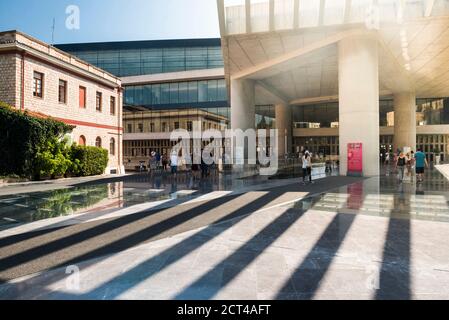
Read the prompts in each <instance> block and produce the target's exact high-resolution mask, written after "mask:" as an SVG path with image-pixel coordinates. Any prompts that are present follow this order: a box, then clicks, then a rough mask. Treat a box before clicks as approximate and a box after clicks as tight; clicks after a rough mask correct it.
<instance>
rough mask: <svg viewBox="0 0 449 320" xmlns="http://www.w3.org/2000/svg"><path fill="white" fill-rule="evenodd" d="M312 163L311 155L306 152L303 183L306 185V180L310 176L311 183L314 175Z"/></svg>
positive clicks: (303, 160)
mask: <svg viewBox="0 0 449 320" xmlns="http://www.w3.org/2000/svg"><path fill="white" fill-rule="evenodd" d="M311 162H312V159H311V157H310V153H309V152H308V151H306V152H305V153H304V155H303V156H302V182H303V183H304V184H305V183H306V178H307V176H309V181H310V182H312V174H311V169H312V166H311Z"/></svg>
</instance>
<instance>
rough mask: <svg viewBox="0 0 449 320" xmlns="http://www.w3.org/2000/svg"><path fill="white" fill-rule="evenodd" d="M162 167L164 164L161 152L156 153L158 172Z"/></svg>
mask: <svg viewBox="0 0 449 320" xmlns="http://www.w3.org/2000/svg"><path fill="white" fill-rule="evenodd" d="M161 167H162V163H161V154H160V153H159V151H157V152H156V168H157V170H158V171H160V169H161Z"/></svg>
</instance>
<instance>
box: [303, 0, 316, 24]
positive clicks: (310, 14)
mask: <svg viewBox="0 0 449 320" xmlns="http://www.w3.org/2000/svg"><path fill="white" fill-rule="evenodd" d="M319 11H320V1H318V0H315V1H300V2H299V26H300V27H315V26H317V25H318V19H319Z"/></svg>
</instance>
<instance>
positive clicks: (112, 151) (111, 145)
mask: <svg viewBox="0 0 449 320" xmlns="http://www.w3.org/2000/svg"><path fill="white" fill-rule="evenodd" d="M109 154H110V155H111V156H113V155H115V139H114V138H111V141H110V142H109Z"/></svg>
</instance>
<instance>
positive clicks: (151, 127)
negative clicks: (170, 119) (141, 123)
mask: <svg viewBox="0 0 449 320" xmlns="http://www.w3.org/2000/svg"><path fill="white" fill-rule="evenodd" d="M150 132H154V123H150Z"/></svg>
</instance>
